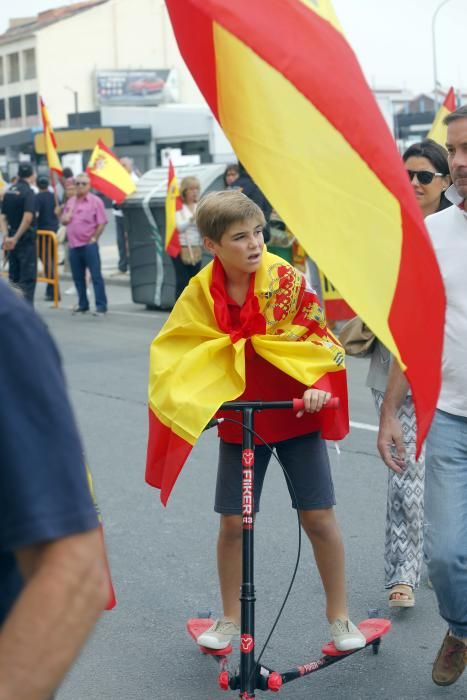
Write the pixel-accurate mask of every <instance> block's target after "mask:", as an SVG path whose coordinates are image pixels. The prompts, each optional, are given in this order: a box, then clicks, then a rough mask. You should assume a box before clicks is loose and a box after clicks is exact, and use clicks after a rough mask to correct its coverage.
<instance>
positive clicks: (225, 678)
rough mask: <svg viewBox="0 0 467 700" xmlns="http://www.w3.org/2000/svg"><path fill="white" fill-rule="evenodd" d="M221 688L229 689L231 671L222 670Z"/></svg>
mask: <svg viewBox="0 0 467 700" xmlns="http://www.w3.org/2000/svg"><path fill="white" fill-rule="evenodd" d="M219 688H220V689H221V690H228V689H229V672H228V671H221V673H219Z"/></svg>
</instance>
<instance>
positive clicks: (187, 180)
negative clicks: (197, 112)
mask: <svg viewBox="0 0 467 700" xmlns="http://www.w3.org/2000/svg"><path fill="white" fill-rule="evenodd" d="M190 187H197V188H198V189H199V190H200V189H201V184H200V181H199V180H198V178H197V177H194V176H193V175H187V176H186V177H184V178H183V180H182V181H181V183H180V196H181V198H182V199H183V200H185V193H186V191H187V190H189V189H190Z"/></svg>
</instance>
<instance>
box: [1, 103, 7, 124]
mask: <svg viewBox="0 0 467 700" xmlns="http://www.w3.org/2000/svg"><path fill="white" fill-rule="evenodd" d="M5 118H6V114H5V100H0V122H3V121H5Z"/></svg>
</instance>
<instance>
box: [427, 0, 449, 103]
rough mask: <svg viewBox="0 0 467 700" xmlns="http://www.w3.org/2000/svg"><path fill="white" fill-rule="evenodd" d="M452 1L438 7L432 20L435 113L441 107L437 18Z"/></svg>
mask: <svg viewBox="0 0 467 700" xmlns="http://www.w3.org/2000/svg"><path fill="white" fill-rule="evenodd" d="M448 2H451V0H443V2H442V3H441V4H440V5H438V7H437V8H436V10H435V11H434V14H433V19H432V20H431V41H432V45H433V80H434V97H435V112H436V111H437V109H438V107H439V102H438V66H437V56H436V18H437V17H438V13H439V11H440V10H441V8H442V7H444V5H447V3H448Z"/></svg>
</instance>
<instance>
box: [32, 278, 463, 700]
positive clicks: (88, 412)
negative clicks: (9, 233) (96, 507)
mask: <svg viewBox="0 0 467 700" xmlns="http://www.w3.org/2000/svg"><path fill="white" fill-rule="evenodd" d="M108 293H109V298H110V312H109V314H108V315H107V317H106V318H104V319H99V318H95V317H92V316H88V317H82V318H81V317H78V318H77V317H72V316H71V314H70V311H69V309H68V308H66V307H67V306H71V305H72V303H73V302H74V298H73V297H65V301H64V306H63V307H62V308H60V309H59V310H53V309H50V308H49V306H48V305H46V304H45V303H43V302H39V303H38V304H37V307H38V310H39V311H40V313H41V314H42V315H43V317H44V319H45V320H46V322H47V324H48V325H49V328H50V330H51V332H52V333H53V335H54V336H55V338H56V340H57V342H58V345H59V347H60V349H61V352H62V356H63V359H64V364H65V370H66V374H67V378H68V382H69V387H70V392H71V396H72V401H73V404H74V407H75V410H76V414H77V417H78V421H79V425H80V427H81V432H82V435H83V439H84V443H85V446H86V451H87V456H88V460H89V463H90V466H91V468H92V471H93V475H94V480H95V486H96V490H97V495H98V498H99V501H100V506H101V509H102V512H103V516H104V526H105V532H106V538H107V544H108V550H109V557H110V562H111V568H112V574H113V580H114V584H115V589H116V593H117V598H118V605H117V607H116V608H115V610H114V611H112V612H109V613H105V614H104V616H103V618H102V620H101V621H100V623H99V625H98V627H97V629H96V631H95V633H94V635H93V637H92V639H91V641H90V642H89V643H88V645H87V647H86V649H85V650H84V652H83V654H82V655H81V657H80V659H79V660H78V662H77V664H76V665H75V667H74V669H73V670H72V671H71V673H70V675H69V677H68V678H67V679H66V681H65V683H64V685H63V687H62V689H61V690H60V692H59V694H58V700H162V699H163V698H170V699H171V700H195V699H196V700H198V699H203V700H206V699H209V700H212V699H214V698H217V697H223V696H224V697H238V696H237V694H236V693H235V692H230V693H227V694H226V693H224V694H222V691H220V690H218V688H217V672H218V667H217V664H215V663H214V661H213V660H212V659H210V658H207V657H204V656H201V655H200V654H199V652H198V649H197V647H196V646H195V644H194V643H193V642H192V640H191V639H190V638H188V636H187V634H186V632H185V622H186V620H187V618H189V617H191V616H196V614H197V612H198V611H204V610H212V611H213V612H214V613H215V612H218V611H219V609H220V602H219V595H218V590H217V579H216V568H215V541H216V530H217V516H216V515H215V514H214V513H213V510H212V501H213V490H214V480H215V472H216V441H217V439H216V435H215V431H209V432H208V433H206V434H204V435H203V436H202V438H201V439H200V441H199V443H198V445H197V446H196V448H195V450H194V451H193V453H192V456H191V458H190V460H189V463H188V464H187V465H186V467H185V469H184V471H183V472H182V475H181V477H180V479H179V481H178V483H177V485H176V487H175V490H174V492H173V495H172V498H171V500H170V502H169V505H168V507H167V508H166V509H164V508H163V507H162V506H161V505H160V502H159V499H158V492H156V491H155V490H153V489H151V488H150V487H148V486H146V485H145V483H144V464H145V448H146V436H147V409H146V382H147V370H148V348H149V344H150V341H151V339H152V338H153V336H154V335H155V334H156V333H157V331H158V330H159V329H160V327H161V325H162V324H163V322H164V320H165V318H166V315H165V314H163V313H155V312H148V311H146V310H144V308H143V307H137V306H135V305H133V304H131V303H130V301H129V290H128V288H127V287H117V286H112V287H111V286H109V287H108ZM41 296H42V290H41V289H40V288H39V290H38V294H37V297H38V298H39V299H40V298H41ZM366 368H367V362H366V360H354V361H350V362H349V384H350V397H351V419H352V420H353V421H354V422H356V423H362V424H369V425H370V426H371V425H375V423H376V420H375V414H374V409H373V406H372V403H371V399H370V395H369V391H368V390H367V389H366V388H365V386H364V379H365V373H366ZM375 435H376V433H375V432H374V431H372V430H369V429H367V428H361V427H360V428H353V429H352V431H351V434H350V436H349V437H348V438H347V439H346V440H345V441H344V442H343V443H341V454H340V456H339V455H338V454H337V452H336V450H335V447H334V445H333V444H330V445H329V450H330V454H331V459H332V464H333V475H334V481H335V486H336V492H337V500H338V517H339V521H340V524H341V527H342V531H343V536H344V539H345V546H346V554H347V577H348V586H349V598H350V608H351V615H352V617H353V619H354V620H355V621H357V620H359V619H364V618H366V617H367V616H368V609H369V608H370V609H371V608H373V609H374V608H380V609H381V610H382V613H383V614H384V615H385V616H389V617H390V618H391V620H392V623H393V629H392V631H391V632H390V633H389V634H388V635H387V637H385V638H384V640H383V643H382V646H381V651H380V653H379V655H378V656H373V655H372V653H371V650H364V651H362V652H359V653H357V654H355V655H354V656H352V657H351V658H348V659H345V660H343V661H341V662H340V663H338V664H336V665H334V666H332V667H330V668H328V669H325V670H322V671H319V672H318V673H315V674H312V675H311V676H307V677H306V678H304V679H301V680H299V681H296V682H294V683H291V684H290V685H287V686H285V687H284V688H283V690H282V691H281V693H280V696H283V697H284V698H290V699H291V700H292V699H294V700H305V698H306V699H308V698H312V697H316V698H325V699H326V700H328V699H329V700H331V699H332V700H348V699H349V698H352V700H357V699H365V700H369V699H370V698H371V699H373V698H375V699H376V698H377V699H378V700H393V699H396V698H400V699H405V700H409V699H410V700H422V699H423V700H426V699H428V698H430V699H431V698H449V700H453V699H456V700H461V698H462V699H464V698H465V697H467V676H466V677H464V678H462V679H460V681H459V682H458V683H457V684H456V685H454V686H451V687H450V688H444V689H443V688H438V687H437V686H435V685H434V684H433V683H432V681H431V664H432V661H433V659H434V657H435V655H436V652H437V649H438V647H439V645H440V643H441V640H442V638H443V636H444V633H445V625H444V623H443V621H442V620H441V619H440V618H439V616H438V614H437V611H436V604H435V599H434V595H433V593H432V592H431V591H430V590H429V589H428V587H427V586H426V577H425V580H424V583H423V584H422V587H421V588H420V590H419V591H418V592H417V603H416V606H415V608H413V609H412V610H406V611H396V612H391V613H390V611H389V608H388V607H387V604H386V596H385V591H384V589H383V585H382V582H383V559H382V557H383V536H384V521H385V492H386V478H387V477H386V472H385V468H384V467H383V466H382V464H381V463H380V460H379V458H378V457H377V455H376V450H375ZM279 471H280V470H279V468H278V467H277V466H276V465H274V464H271V467H270V473H269V475H268V478H267V480H266V483H265V488H264V495H263V500H262V509H261V514H260V516H259V517H258V520H257V529H256V585H257V599H258V602H257V645H262V640H264V639H265V637H266V635H267V632H268V631H269V628H270V626H271V624H272V622H273V620H274V618H275V615H276V612H277V610H278V608H279V606H280V604H281V602H282V599H283V596H284V593H285V591H286V588H287V586H288V582H289V579H290V576H291V572H292V569H293V565H294V561H295V556H296V548H297V524H296V518H295V516H294V513H293V512H292V510H291V508H290V507H289V498H288V494H287V491H286V487H285V484H284V483H283V477H282V475H281V474H280V473H279ZM323 608H324V602H323V594H322V591H321V585H320V581H319V578H318V575H317V572H316V567H315V565H314V561H313V558H312V555H311V551H310V547H309V545H308V543H307V542H304V546H303V554H302V561H301V564H300V569H299V573H298V577H297V581H296V584H295V587H294V589H293V591H292V594H291V596H290V599H289V602H288V604H287V607H286V610H285V613H284V615H283V618H282V620H281V621H280V623H279V626H278V628H277V630H276V632H275V634H274V636H273V638H272V640H271V643H270V646H269V648H268V650H267V652H266V654H265V657H264V662H265V663H266V664H267V665H268V666H269V667H273V668H277V670H285V669H286V668H289V667H291V666H293V665H295V664H298V663H303V662H307V661H310V660H311V659H313V658H318V657H319V655H320V648H321V645H322V643H323V642H325V641H328V632H327V624H326V622H325V617H324V611H323ZM235 658H236V657H235ZM261 696H262V693H260V692H259V691H258V697H261Z"/></svg>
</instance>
